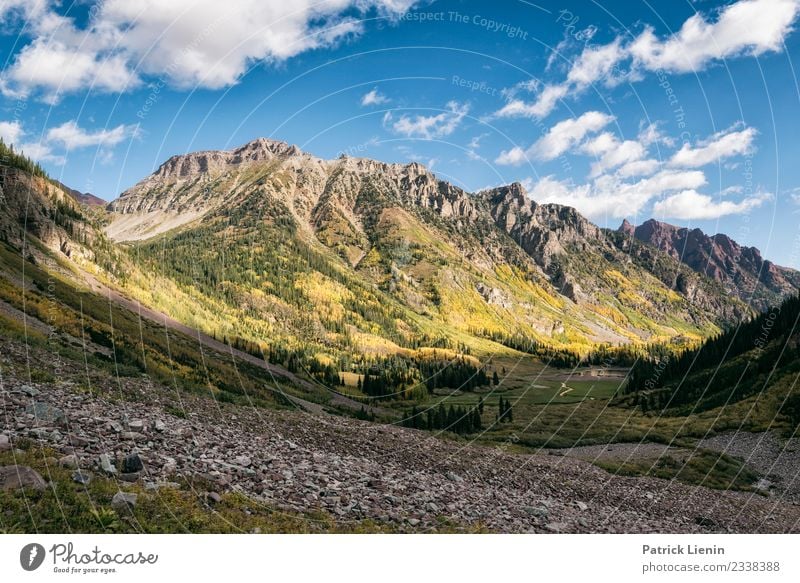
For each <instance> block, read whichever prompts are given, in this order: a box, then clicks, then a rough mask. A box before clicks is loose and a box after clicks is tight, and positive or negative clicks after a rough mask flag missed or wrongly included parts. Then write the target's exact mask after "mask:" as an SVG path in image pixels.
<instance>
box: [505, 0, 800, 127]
mask: <svg viewBox="0 0 800 583" xmlns="http://www.w3.org/2000/svg"><path fill="white" fill-rule="evenodd" d="M799 11H800V2H799V1H798V0H739V1H738V2H735V3H733V4H730V5H728V6H726V7H724V8H723V9H722V10H720V11H719V13H718V14H717V15H716V19H712V18H710V17H708V16H704V15H702V14H700V13H695V14H694V15H693V16H691V17H690V18H688V19H687V20H686V21H685V22H684V23H683V25H682V26H681V28H680V30H679V31H678V32H677V33H676V34H672V35H669V36H666V37H664V38H659V36H658V35H656V33H655V31H654V30H653V28H652V27H646V28H645V29H644V30H643V31H642V32H641V33H640V34H639V35H638V36H636V37H635V38H634V39H632V40H631V41H629V42H625V41H624V40H623V39H622V38H621V37H617V38H616V39H614V40H613V41H612V42H610V43H608V44H606V45H600V46H586V47H584V49H583V50H582V52H581V53H580V54H579V55H578V56H577V57H576V58H575V59H574V60H573V61H572V64H571V66H570V68H569V71H568V72H567V75H566V78H565V79H564V80H563V81H562V82H560V83H549V84H543V85H542V86H541V88H540V89H539V93H538V95H537V96H536V98H535V99H534V100H533V101H530V102H529V101H525V100H523V99H520V98H518V97H517V96H516V95H514V94H507V95H510V97H509V101H508V103H506V104H505V105H504V106H503V107H502V108H500V109H499V110H498V111H497V112H495V114H494V116H495V117H536V118H542V117H545V116H547V115H549V114H550V113H551V112H552V111H553V110H554V109H555V107H556V105H557V104H558V101H559V100H561V99H563V98H565V97H567V96H568V95H577V94H580V93H581V92H583V91H585V90H586V89H587V88H589V87H591V86H593V85H595V84H597V83H602V84H603V85H605V86H614V85H617V84H619V83H620V82H622V81H626V80H627V81H635V80H638V79H640V78H642V76H643V75H642V72H644V71H657V70H663V71H668V72H672V73H687V72H692V71H700V70H703V69H704V68H705V67H707V66H708V65H709V64H711V63H714V62H718V61H721V60H723V59H728V58H733V57H738V56H742V55H761V54H764V53H767V52H779V51H781V50H782V48H783V42H784V39H785V38H786V36H787V35H788V34H789V33H790V32H791V31H792V26H793V24H794V22H795V20H796V19H797V15H798V12H799ZM559 47H562V45H559Z"/></svg>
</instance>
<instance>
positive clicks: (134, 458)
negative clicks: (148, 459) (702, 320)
mask: <svg viewBox="0 0 800 583" xmlns="http://www.w3.org/2000/svg"><path fill="white" fill-rule="evenodd" d="M120 469H121V470H122V471H123V472H124V473H126V474H132V473H134V472H141V471H142V470H143V469H144V464H143V463H142V458H140V457H139V454H138V453H132V454H129V455H126V456H125V458H124V459H123V460H122V465H121V468H120Z"/></svg>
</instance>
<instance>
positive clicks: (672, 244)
mask: <svg viewBox="0 0 800 583" xmlns="http://www.w3.org/2000/svg"><path fill="white" fill-rule="evenodd" d="M617 230H618V231H619V232H620V233H623V234H625V235H626V236H628V237H635V238H636V239H638V240H640V241H642V242H644V243H647V244H649V245H652V246H654V247H656V248H657V249H659V250H660V251H662V252H664V253H667V254H668V255H670V256H671V257H673V258H674V259H677V260H678V261H681V262H682V263H684V264H686V265H688V266H689V267H691V268H692V269H693V270H695V271H696V272H698V273H702V274H703V275H706V276H708V277H710V278H712V279H714V280H715V281H718V282H720V283H721V284H722V285H723V286H724V287H725V288H726V289H727V290H729V291H730V292H732V293H734V294H736V296H737V297H739V298H740V299H742V300H743V301H745V302H747V303H749V304H751V305H753V306H754V307H755V308H756V309H758V310H764V309H767V308H769V307H770V306H774V305H778V304H779V303H780V302H781V300H782V299H783V298H784V297H786V296H787V295H791V294H792V293H793V292H796V290H797V286H798V285H800V273H798V272H797V271H795V270H793V269H790V268H786V267H781V266H779V265H776V264H775V263H773V262H772V261H770V260H768V259H764V258H763V257H762V256H761V252H760V251H759V250H758V249H757V248H755V247H748V246H742V245H739V244H738V243H737V242H736V241H734V240H733V239H732V238H731V237H729V236H728V235H726V234H724V233H717V234H714V235H707V234H705V233H704V232H703V231H702V230H700V229H698V228H694V229H689V228H687V227H678V226H676V225H671V224H669V223H664V222H661V221H658V220H656V219H649V220H647V221H645V222H644V223H642V224H641V225H639V226H635V227H634V226H633V225H631V224H630V223H629V222H628V221H627V220H625V221H623V223H622V225H620V227H619V228H618V229H617Z"/></svg>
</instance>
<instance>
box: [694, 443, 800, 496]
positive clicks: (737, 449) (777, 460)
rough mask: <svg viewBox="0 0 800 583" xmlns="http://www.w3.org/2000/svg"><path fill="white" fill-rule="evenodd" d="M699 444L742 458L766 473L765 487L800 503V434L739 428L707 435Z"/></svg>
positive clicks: (760, 471)
mask: <svg viewBox="0 0 800 583" xmlns="http://www.w3.org/2000/svg"><path fill="white" fill-rule="evenodd" d="M698 446H699V447H704V448H707V449H713V450H715V451H721V452H723V453H726V454H728V455H732V456H736V457H740V458H742V459H743V460H745V463H747V465H748V466H750V467H752V468H753V469H755V470H756V471H758V472H759V473H760V474H763V475H764V478H763V479H762V486H763V487H764V488H769V489H770V490H772V491H773V492H774V493H775V495H777V496H779V497H781V498H783V499H784V500H790V501H792V502H794V503H800V438H798V437H793V438H791V439H781V438H780V437H779V436H777V435H775V434H774V433H769V432H764V433H746V432H743V431H739V432H730V433H724V434H721V435H715V436H713V437H709V438H706V439H704V440H702V441H700V443H699V444H698Z"/></svg>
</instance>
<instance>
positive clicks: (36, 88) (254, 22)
mask: <svg viewBox="0 0 800 583" xmlns="http://www.w3.org/2000/svg"><path fill="white" fill-rule="evenodd" d="M413 3H414V0H322V1H319V0H295V1H293V2H263V1H261V0H237V1H236V2H218V1H217V0H170V1H169V2H163V1H162V0H141V1H139V2H130V1H129V0H105V1H104V2H102V3H100V4H98V5H97V6H98V9H97V10H94V11H92V19H91V21H90V22H88V23H86V24H85V25H81V24H79V23H78V22H77V21H76V20H75V19H73V18H71V17H64V16H60V15H58V14H57V13H56V12H54V11H53V10H52V9H51V8H49V7H48V8H44V3H41V2H39V3H34V2H31V3H30V5H28V4H27V3H22V2H19V1H18V0H14V6H12V7H11V8H6V7H5V6H4V7H3V9H2V11H5V12H2V11H0V14H4V15H6V16H7V15H8V10H12V11H14V12H19V13H21V15H22V17H23V18H21V19H20V20H27V21H28V26H27V27H26V28H25V29H24V30H23V31H22V36H21V37H20V38H26V37H29V38H30V41H29V43H28V44H27V45H25V46H24V47H22V49H21V50H20V52H18V53H17V55H16V56H15V57H14V59H13V61H12V62H11V63H10V65H9V66H7V67H6V69H5V71H4V73H3V74H2V79H1V80H0V85H1V86H2V89H3V91H4V92H5V93H6V94H7V95H15V96H19V95H23V96H24V95H28V94H31V93H34V92H36V93H39V94H41V95H42V96H43V97H44V98H45V99H46V100H48V101H53V102H54V101H56V100H57V99H58V98H59V97H60V96H61V95H63V94H65V93H71V92H77V91H81V90H85V89H88V88H89V87H94V89H95V90H98V91H113V92H116V91H124V90H126V89H130V88H132V87H135V86H137V85H139V84H140V83H141V79H142V78H143V77H145V76H154V77H159V78H163V79H165V80H166V81H168V82H169V83H171V84H172V85H173V86H176V87H179V88H193V87H204V88H211V89H217V88H221V87H226V86H230V85H233V84H235V83H236V82H237V81H238V80H239V79H240V78H241V77H242V75H244V73H245V72H246V71H247V69H248V68H249V67H251V66H252V65H253V64H254V63H257V62H266V63H273V62H281V61H285V60H286V59H289V58H291V57H293V56H295V55H298V54H300V53H303V52H306V51H309V50H313V49H319V48H325V47H329V46H331V45H334V44H336V43H338V42H341V41H342V40H344V39H347V38H349V37H352V36H353V35H358V34H360V33H361V32H363V23H362V21H361V20H360V19H359V16H363V15H366V14H367V13H372V14H377V15H379V16H385V17H387V18H396V17H397V16H398V15H399V14H401V13H403V12H405V11H407V10H408V9H409V8H410V7H411V6H412V5H413ZM6 20H8V18H7V19H6Z"/></svg>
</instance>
